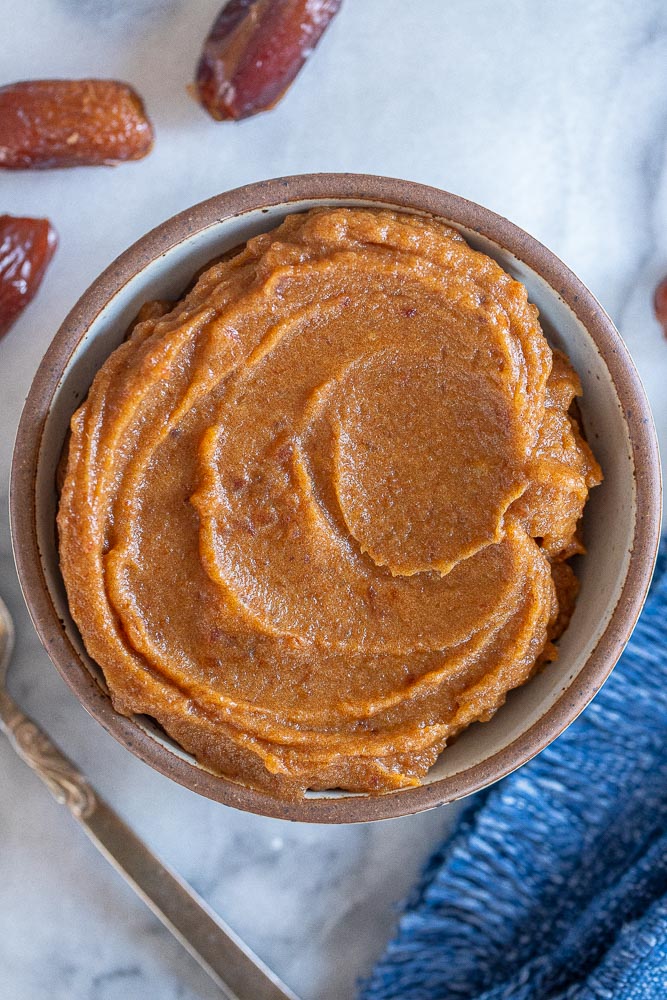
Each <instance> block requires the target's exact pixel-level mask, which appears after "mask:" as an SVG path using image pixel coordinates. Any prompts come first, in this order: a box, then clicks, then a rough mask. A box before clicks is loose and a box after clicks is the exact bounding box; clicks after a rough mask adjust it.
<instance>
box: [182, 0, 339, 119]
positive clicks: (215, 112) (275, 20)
mask: <svg viewBox="0 0 667 1000" xmlns="http://www.w3.org/2000/svg"><path fill="white" fill-rule="evenodd" d="M340 5H341V0H230V2H229V3H228V4H227V5H226V6H225V7H224V8H223V10H221V12H220V13H219V14H218V17H217V18H216V20H215V23H214V24H213V27H212V28H211V31H210V33H209V35H208V38H207V39H206V42H205V43H204V48H203V51H202V55H201V58H200V60H199V65H198V67H197V74H196V89H197V94H198V97H199V100H200V102H201V104H202V105H203V106H204V108H205V109H206V110H207V111H208V113H209V114H210V115H211V117H212V118H215V119H217V120H218V121H222V120H224V119H230V118H233V119H238V118H247V117H249V116H250V115H254V114H257V113H258V112H259V111H266V110H267V109H268V108H271V107H273V105H274V104H276V103H277V102H278V101H279V100H280V98H281V97H282V96H283V94H284V93H285V91H286V90H287V88H288V87H289V85H290V84H291V83H292V81H293V80H294V78H295V76H296V75H297V73H298V72H299V70H300V69H301V67H302V66H303V64H304V63H305V61H306V59H307V58H308V56H309V55H310V54H311V52H312V51H313V49H314V48H315V46H316V45H317V43H318V42H319V40H320V38H321V37H322V35H323V33H324V31H325V29H326V28H327V27H328V25H329V23H330V22H331V20H332V19H333V17H334V16H335V14H337V12H338V9H339V7H340Z"/></svg>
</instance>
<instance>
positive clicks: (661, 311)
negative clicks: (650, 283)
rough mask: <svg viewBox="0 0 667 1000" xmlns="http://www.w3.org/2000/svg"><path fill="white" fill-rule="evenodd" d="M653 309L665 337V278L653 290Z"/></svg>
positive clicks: (666, 330)
mask: <svg viewBox="0 0 667 1000" xmlns="http://www.w3.org/2000/svg"><path fill="white" fill-rule="evenodd" d="M653 308H654V309H655V318H656V319H657V321H658V323H659V324H660V326H661V327H662V332H663V333H664V335H665V337H667V278H663V279H662V281H661V282H660V284H659V285H658V287H657V288H656V290H655V295H654V297H653Z"/></svg>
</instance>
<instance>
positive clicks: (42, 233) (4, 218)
mask: <svg viewBox="0 0 667 1000" xmlns="http://www.w3.org/2000/svg"><path fill="white" fill-rule="evenodd" d="M57 245H58V238H57V236H56V233H55V230H54V229H52V228H51V225H50V223H49V220H48V219H22V218H17V217H15V216H13V215H0V337H3V336H4V335H5V334H6V333H7V331H8V330H9V328H10V327H11V325H12V324H13V322H14V320H15V319H16V318H17V317H18V316H19V314H20V313H22V312H23V310H24V309H25V307H26V306H27V305H28V303H29V302H30V300H31V299H32V298H33V296H34V295H35V293H36V292H37V289H38V288H39V286H40V284H41V282H42V278H43V277H44V272H45V271H46V269H47V267H48V265H49V261H50V260H51V258H52V257H53V255H54V253H55V251H56V246H57Z"/></svg>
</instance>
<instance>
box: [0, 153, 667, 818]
mask: <svg viewBox="0 0 667 1000" xmlns="http://www.w3.org/2000/svg"><path fill="white" fill-rule="evenodd" d="M335 199H342V200H345V199H349V200H351V201H352V200H359V201H366V202H371V203H372V202H378V203H384V204H389V205H396V206H397V207H400V208H402V209H404V210H405V209H407V210H408V211H416V212H428V213H431V214H433V215H435V216H439V217H442V218H444V219H445V220H450V221H452V222H454V223H458V224H459V225H461V226H465V227H466V228H468V229H469V230H473V231H475V232H477V233H479V234H480V235H482V236H485V237H488V238H489V239H490V240H492V241H493V242H495V243H497V244H499V245H500V246H502V247H503V248H504V249H506V250H509V251H510V253H512V254H513V255H514V256H515V257H517V258H518V259H519V260H520V261H522V262H523V263H525V264H526V265H527V266H528V267H529V268H530V269H531V270H532V271H534V272H535V273H537V274H538V275H539V276H541V277H542V278H543V279H544V280H545V281H546V282H547V284H548V285H549V286H550V287H551V288H552V290H553V291H555V292H556V293H557V294H558V295H559V296H560V297H561V298H562V299H563V301H564V302H565V303H566V304H567V305H568V306H569V307H570V309H571V310H572V311H573V312H574V313H575V315H576V316H577V318H578V319H579V320H580V322H581V323H582V324H583V325H584V327H585V328H586V330H587V331H588V332H589V334H590V335H591V337H592V338H593V340H594V342H595V344H596V345H597V347H598V349H599V351H600V353H601V355H602V357H603V359H604V361H605V363H606V365H607V367H608V369H609V372H610V374H611V377H612V380H613V383H614V386H615V388H616V391H617V393H618V396H619V399H620V402H621V405H622V408H623V413H624V417H625V420H626V423H627V428H628V434H629V439H630V447H631V450H632V457H633V462H634V470H635V473H634V475H635V483H636V517H635V530H634V537H633V545H632V550H631V553H630V559H629V563H628V569H627V574H626V577H625V580H624V582H623V587H622V591H621V594H620V597H619V600H618V603H617V604H616V607H615V608H614V610H613V612H612V615H611V617H610V620H609V622H608V624H607V627H606V629H605V631H604V632H603V633H602V635H601V636H600V639H599V641H598V643H597V644H596V646H595V648H594V649H593V651H592V652H591V654H590V656H589V657H588V659H587V660H586V662H585V663H584V665H583V666H582V668H581V670H580V671H579V673H578V674H577V675H576V677H575V678H574V680H573V681H572V683H571V684H570V685H569V687H568V688H567V689H566V690H565V691H564V692H563V694H562V695H561V696H560V698H559V699H558V700H557V701H556V702H555V703H554V704H553V705H552V706H551V708H550V709H548V710H547V712H546V713H545V714H544V715H543V716H541V717H540V719H539V720H538V721H537V722H535V723H534V724H533V725H532V726H530V727H529V729H527V730H526V731H525V732H524V733H522V734H521V735H520V736H519V737H517V738H516V739H515V740H514V741H513V742H511V743H510V744H508V745H507V746H506V747H504V748H503V749H501V750H499V751H498V752H497V753H495V754H493V755H492V756H490V757H488V758H486V759H485V760H483V761H481V762H479V763H477V764H475V765H473V766H472V767H470V768H467V769H465V770H463V771H460V772H458V773H457V774H454V775H451V776H448V777H444V778H440V779H436V780H435V781H433V782H431V783H430V784H424V785H421V786H419V787H416V788H408V789H402V790H396V791H392V792H386V793H383V794H381V795H347V796H332V797H323V798H303V799H300V800H298V801H282V800H278V799H275V798H273V797H272V796H270V795H268V794H266V793H264V792H261V791H258V790H255V789H252V788H248V787H245V786H243V785H241V784H238V783H236V782H233V781H231V780H230V779H227V778H224V777H222V776H219V775H215V774H213V773H211V772H209V771H207V770H205V769H203V768H201V767H199V766H197V765H196V764H194V763H190V761H188V760H185V759H184V758H182V757H180V756H178V755H177V754H176V753H173V752H172V751H170V750H168V749H167V748H166V747H163V746H162V745H161V744H160V743H158V742H157V741H156V740H154V739H152V738H151V737H150V736H149V735H148V734H147V733H146V732H144V731H143V730H142V729H141V728H140V727H139V726H138V725H137V724H136V723H135V722H134V721H133V720H132V719H130V718H126V717H125V716H122V715H120V714H119V713H117V712H116V711H115V709H114V708H113V706H112V704H111V700H110V698H109V697H108V695H106V694H105V693H104V692H103V691H102V690H101V688H100V687H99V685H98V684H97V682H96V681H95V680H94V679H93V677H92V676H91V675H90V673H89V671H88V670H87V669H86V668H85V667H84V665H83V664H82V662H81V660H80V658H79V656H78V653H77V652H76V650H75V649H74V647H73V645H72V644H71V642H70V640H69V637H68V636H67V634H66V631H65V628H64V625H63V623H62V621H61V620H60V618H59V616H58V613H57V610H56V608H55V607H54V605H53V603H52V600H51V596H50V593H49V590H48V586H47V583H46V578H45V575H44V569H43V565H42V560H41V554H40V550H39V544H38V537H37V530H36V475H37V463H38V456H39V452H40V445H41V440H42V434H43V432H44V428H45V424H46V420H47V417H48V414H49V411H50V408H51V404H52V401H53V396H54V394H55V391H56V388H57V386H58V383H59V381H60V379H61V376H62V374H63V372H64V370H65V368H66V367H67V365H68V363H69V361H70V358H71V357H72V355H73V353H74V351H75V350H76V348H77V347H78V345H79V343H80V341H81V340H82V338H83V337H84V336H85V334H86V332H87V330H88V328H89V327H90V325H91V323H92V322H93V321H94V320H95V319H96V317H97V316H98V315H99V313H100V312H101V311H102V309H103V308H104V307H105V306H106V304H107V302H108V300H109V299H110V298H112V297H113V295H115V294H116V293H117V292H118V291H120V289H121V288H122V287H123V286H124V285H126V284H127V283H128V282H129V281H130V280H131V279H132V278H133V277H135V276H136V275H137V274H138V273H139V272H140V271H141V270H143V269H144V268H145V267H147V266H148V265H150V264H151V263H152V262H153V261H155V260H156V259H158V258H159V257H161V256H163V255H164V254H165V253H166V252H167V251H168V250H170V249H171V248H173V247H174V246H175V245H177V244H178V243H180V242H182V241H183V240H184V239H186V238H187V237H190V236H192V235H194V234H196V233H198V232H201V231H204V230H205V229H207V228H209V227H211V226H214V225H217V224H219V223H221V222H224V221H226V220H227V219H229V218H232V217H237V216H240V215H244V214H246V213H247V212H249V211H253V210H259V209H262V208H271V207H279V206H283V205H284V206H285V208H286V209H287V210H289V206H290V204H292V203H295V202H302V201H311V200H323V201H325V202H326V201H328V200H335ZM661 497H662V489H661V472H660V459H659V453H658V443H657V436H656V431H655V427H654V424H653V418H652V415H651V411H650V408H649V404H648V401H647V399H646V395H645V392H644V389H643V386H642V383H641V380H640V378H639V375H638V373H637V371H636V369H635V366H634V363H633V361H632V359H631V357H630V354H629V353H628V351H627V348H626V347H625V345H624V343H623V341H622V339H621V336H620V334H619V333H618V331H617V330H616V328H615V326H614V324H613V323H612V321H611V319H610V317H609V316H608V315H607V313H606V312H605V311H604V309H603V308H602V307H601V305H600V304H599V303H598V301H597V300H596V299H595V297H594V296H593V294H592V293H591V292H590V291H589V290H588V289H587V288H586V286H585V285H584V284H583V283H582V282H581V281H580V280H579V278H577V277H576V275H575V274H574V273H573V272H572V271H570V269H569V268H568V267H567V266H566V265H565V264H564V263H563V262H562V261H561V260H560V259H559V258H558V257H557V256H556V255H555V254H553V253H552V252H551V251H550V250H548V249H547V248H546V247H545V246H543V245H542V244H541V243H539V242H538V241H537V240H536V239H534V238H533V237H532V236H530V235H528V233H526V232H524V231H523V230H522V229H520V228H519V227H518V226H516V225H514V224H513V223H511V222H509V221H508V220H507V219H505V218H504V217H502V216H500V215H497V214H496V213H495V212H492V211H490V210H489V209H487V208H484V207H482V206H481V205H478V204H476V203H475V202H472V201H468V200H467V199H465V198H462V197H460V196H458V195H454V194H451V193H449V192H447V191H442V190H440V189H438V188H434V187H430V186H427V185H423V184H418V183H416V182H413V181H406V180H400V179H397V178H391V177H379V176H373V175H367V174H353V173H316V174H298V175H294V176H289V177H278V178H274V179H272V180H267V181H260V182H258V183H254V184H248V185H244V186H243V187H239V188H236V189H234V190H232V191H228V192H224V193H222V194H219V195H216V196H214V197H212V198H209V199H207V200H206V201H203V202H200V203H199V204H197V205H195V206H193V207H192V208H189V209H186V210H185V211H183V212H180V213H178V214H177V215H175V216H173V217H172V218H170V219H168V220H166V221H165V222H163V223H162V224H160V225H159V226H157V227H156V228H154V229H152V230H151V231H149V232H148V233H147V234H146V235H144V236H143V237H141V238H140V239H139V240H137V241H136V242H135V243H134V244H133V245H132V246H130V247H129V249H127V250H126V251H124V252H123V253H122V254H120V256H119V257H117V258H116V259H115V260H114V261H113V262H112V263H111V264H110V265H109V266H108V267H107V268H106V269H105V270H104V271H103V272H102V274H101V275H100V276H99V277H98V278H97V279H96V280H95V281H94V282H93V283H92V284H91V285H90V286H89V288H88V289H87V290H86V291H85V292H84V293H83V295H82V296H81V298H80V299H79V300H78V302H77V303H76V305H75V306H74V307H73V309H72V310H71V311H70V313H69V314H68V316H67V317H66V318H65V320H64V321H63V323H62V325H61V326H60V328H59V330H58V332H57V333H56V335H55V337H54V339H53V341H52V342H51V344H50V346H49V348H48V350H47V351H46V354H45V355H44V358H43V359H42V361H41V363H40V365H39V367H38V369H37V372H36V374H35V377H34V379H33V382H32V384H31V387H30V390H29V392H28V396H27V398H26V402H25V405H24V408H23V411H22V414H21V418H20V421H19V426H18V431H17V436H16V442H15V446H14V454H13V460H12V469H11V478H10V525H11V534H12V546H13V550H14V558H15V561H16V566H17V570H18V575H19V580H20V583H21V588H22V590H23V595H24V598H25V601H26V603H27V605H28V610H29V612H30V615H31V618H32V620H33V623H34V625H35V628H36V630H37V633H38V635H39V637H40V640H41V642H42V644H43V646H44V647H45V649H46V651H47V653H48V655H49V657H50V658H51V660H52V661H53V663H54V665H55V666H56V668H57V669H58V671H59V673H60V674H61V676H62V677H63V679H64V680H65V682H66V683H67V684H68V686H69V687H70V688H71V690H72V691H73V693H74V694H75V695H76V697H77V699H78V700H79V701H80V702H81V703H82V704H83V706H84V707H85V708H86V710H87V711H88V712H89V714H90V715H92V716H93V717H94V718H95V719H97V721H98V722H100V723H101V724H102V726H103V727H104V728H105V729H106V730H107V732H109V733H110V734H111V735H112V736H113V737H114V738H115V739H116V740H117V741H118V742H119V743H121V745H123V746H124V747H125V748H126V749H128V750H130V751H131V752H132V753H133V754H134V755H135V756H137V757H139V758H140V759H141V760H142V761H144V762H145V763H147V764H149V765H150V766H151V767H153V768H154V769H155V770H157V771H159V772H161V773H162V774H164V775H166V776H168V777H170V778H172V779H173V780H175V781H177V782H178V783H179V784H181V785H184V786H185V787H187V788H189V789H191V790H192V791H196V792H199V793H200V794H202V795H205V796H207V797H208V798H211V799H214V800H217V801H219V802H222V803H224V804H226V805H229V806H234V807H236V808H239V809H243V810H245V811H248V812H254V813H258V814H261V815H265V816H271V817H277V818H282V819H289V820H296V821H302V822H312V823H357V822H367V821H371V820H379V819H389V818H393V817H398V816H405V815H411V814H414V813H417V812H421V811H423V810H426V809H431V808H434V807H435V806H439V805H443V804H445V803H448V802H453V801H455V800H457V799H460V798H463V797H464V796H466V795H469V794H471V793H473V792H475V791H478V790H480V789H482V788H484V787H486V786H487V785H490V784H492V783H493V782H495V781H497V780H498V779H500V778H502V777H504V776H505V775H507V774H509V773H510V772H512V771H514V770H516V768H518V767H520V766H522V765H523V764H525V763H526V762H527V761H528V760H530V759H531V758H532V757H534V756H535V755H536V754H537V753H539V752H540V751H541V750H543V749H544V748H545V747H546V746H548V745H549V744H550V743H551V742H552V741H553V740H554V739H555V738H556V737H557V736H559V735H560V733H561V732H562V731H563V730H564V729H565V728H566V727H567V726H568V725H569V724H570V723H571V722H572V721H574V719H575V718H576V717H577V715H579V713H580V712H581V711H582V710H583V709H584V708H585V707H586V706H587V705H588V703H589V702H590V701H591V699H592V698H593V697H594V696H595V694H596V693H597V692H598V690H599V689H600V687H601V686H602V684H603V683H604V681H605V680H606V679H607V677H608V676H609V674H610V673H611V671H612V669H613V667H614V665H615V664H616V662H617V660H618V658H619V657H620V655H621V653H622V651H623V648H624V647H625V644H626V643H627V641H628V639H629V638H630V635H631V633H632V630H633V628H634V626H635V623H636V621H637V618H638V617H639V613H640V611H641V608H642V605H643V603H644V600H645V598H646V594H647V592H648V587H649V583H650V579H651V575H652V572H653V567H654V565H655V559H656V556H657V549H658V543H659V537H660V521H661V513H662V503H661Z"/></svg>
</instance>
